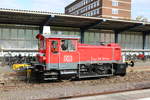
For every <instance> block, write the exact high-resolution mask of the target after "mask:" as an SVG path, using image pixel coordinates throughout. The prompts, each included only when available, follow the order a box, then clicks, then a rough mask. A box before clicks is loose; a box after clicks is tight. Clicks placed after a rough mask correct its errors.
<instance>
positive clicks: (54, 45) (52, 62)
mask: <svg viewBox="0 0 150 100" xmlns="http://www.w3.org/2000/svg"><path fill="white" fill-rule="evenodd" d="M48 42H49V43H48V44H47V57H46V58H47V66H48V70H53V69H54V70H58V69H59V39H50V40H49V41H48Z"/></svg>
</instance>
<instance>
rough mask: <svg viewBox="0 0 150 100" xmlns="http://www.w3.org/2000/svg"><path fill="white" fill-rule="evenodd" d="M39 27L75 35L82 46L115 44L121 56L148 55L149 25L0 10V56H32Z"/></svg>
mask: <svg viewBox="0 0 150 100" xmlns="http://www.w3.org/2000/svg"><path fill="white" fill-rule="evenodd" d="M43 26H50V29H51V34H65V35H79V36H80V37H81V42H82V43H87V44H94V45H100V44H101V43H105V44H107V43H118V44H120V45H121V46H122V51H123V52H124V53H145V54H147V55H148V54H149V55H150V34H149V33H150V23H149V22H139V21H135V20H123V19H111V18H98V17H87V16H74V15H66V14H57V13H51V12H40V11H27V10H14V9H0V56H5V55H9V54H11V55H13V56H15V55H18V54H22V55H28V54H31V55H35V54H36V52H37V50H38V41H37V40H36V38H35V36H36V35H37V34H38V33H42V32H43Z"/></svg>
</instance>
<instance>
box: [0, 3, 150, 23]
mask: <svg viewBox="0 0 150 100" xmlns="http://www.w3.org/2000/svg"><path fill="white" fill-rule="evenodd" d="M73 1H75V0H0V2H1V3H0V8H10V9H26V10H40V11H41V10H42V11H49V12H56V13H64V7H65V6H67V5H68V4H70V3H71V2H73ZM136 16H143V17H146V18H148V19H149V20H150V0H132V18H133V19H135V17H136Z"/></svg>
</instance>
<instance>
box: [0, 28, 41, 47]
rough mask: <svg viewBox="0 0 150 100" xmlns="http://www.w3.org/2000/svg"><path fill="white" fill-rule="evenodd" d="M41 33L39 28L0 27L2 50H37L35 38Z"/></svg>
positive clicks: (0, 45)
mask: <svg viewBox="0 0 150 100" xmlns="http://www.w3.org/2000/svg"><path fill="white" fill-rule="evenodd" d="M38 33H39V30H38V28H37V29H36V28H32V27H29V28H28V27H22V26H20V27H19V26H13V27H11V26H6V25H5V26H1V27H0V48H1V49H3V50H7V49H9V50H28V49H30V50H31V49H33V50H35V49H36V50H37V49H38V46H37V40H36V39H35V36H36V35H37V34H38Z"/></svg>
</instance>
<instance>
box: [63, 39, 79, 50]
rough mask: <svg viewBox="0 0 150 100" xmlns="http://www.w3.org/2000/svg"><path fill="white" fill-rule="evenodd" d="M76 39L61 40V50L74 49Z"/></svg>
mask: <svg viewBox="0 0 150 100" xmlns="http://www.w3.org/2000/svg"><path fill="white" fill-rule="evenodd" d="M76 45H77V41H76V40H61V50H62V51H75V50H76Z"/></svg>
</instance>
